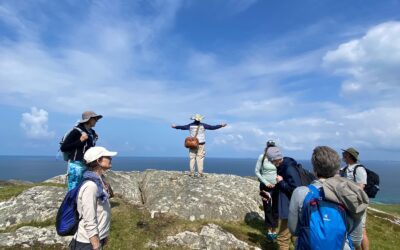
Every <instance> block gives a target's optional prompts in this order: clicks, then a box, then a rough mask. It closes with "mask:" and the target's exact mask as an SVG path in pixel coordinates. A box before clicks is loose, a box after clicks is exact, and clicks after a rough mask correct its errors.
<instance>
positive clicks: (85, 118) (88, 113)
mask: <svg viewBox="0 0 400 250" xmlns="http://www.w3.org/2000/svg"><path fill="white" fill-rule="evenodd" d="M102 117H103V116H102V115H98V114H96V113H95V112H93V111H85V112H83V113H82V119H81V120H80V121H79V123H85V122H87V121H89V120H90V118H96V119H97V120H99V119H101V118H102Z"/></svg>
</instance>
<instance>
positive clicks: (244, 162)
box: [0, 156, 400, 204]
mask: <svg viewBox="0 0 400 250" xmlns="http://www.w3.org/2000/svg"><path fill="white" fill-rule="evenodd" d="M299 162H300V163H301V164H303V166H304V167H305V168H308V169H309V168H310V167H311V163H310V162H309V161H301V160H300V161H299ZM255 163H256V158H254V159H250V158H247V159H235V158H206V160H205V172H207V173H224V174H234V175H239V176H254V167H255ZM362 164H364V165H365V166H367V167H368V168H370V169H371V170H373V171H375V172H377V173H378V174H379V175H380V182H381V185H380V187H381V190H380V192H379V193H378V196H377V198H376V199H374V201H375V202H382V203H392V204H400V196H399V195H398V192H399V190H400V161H365V162H362ZM188 168H189V167H188V159H187V158H184V157H115V158H114V159H113V169H114V170H123V171H133V170H135V171H143V170H146V169H159V170H175V171H187V170H188ZM66 169H67V167H66V163H65V162H64V161H63V160H62V159H57V158H56V157H51V156H0V180H9V179H19V180H27V181H33V182H40V181H43V180H46V179H49V178H51V177H53V176H56V175H60V174H64V173H66Z"/></svg>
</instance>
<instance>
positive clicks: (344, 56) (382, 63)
mask: <svg viewBox="0 0 400 250" xmlns="http://www.w3.org/2000/svg"><path fill="white" fill-rule="evenodd" d="M323 60H324V64H325V66H327V67H328V68H329V69H332V70H333V71H334V72H336V73H339V74H342V75H344V76H346V77H348V76H349V77H350V78H349V79H346V80H345V81H344V82H343V84H342V93H343V94H344V95H350V96H351V95H354V94H358V95H366V96H368V98H370V97H378V96H379V97H380V98H379V99H380V100H382V99H385V100H388V99H389V100H390V101H393V102H398V100H399V98H398V96H399V94H400V84H399V79H400V70H399V68H400V22H394V21H393V22H386V23H382V24H379V25H377V26H374V27H372V28H371V29H369V30H368V31H367V32H366V34H365V35H364V36H363V37H361V38H358V39H354V40H351V41H349V42H346V43H343V44H341V45H339V46H338V48H337V49H335V50H332V51H329V52H328V53H327V54H326V55H325V57H324V59H323ZM368 101H371V99H368Z"/></svg>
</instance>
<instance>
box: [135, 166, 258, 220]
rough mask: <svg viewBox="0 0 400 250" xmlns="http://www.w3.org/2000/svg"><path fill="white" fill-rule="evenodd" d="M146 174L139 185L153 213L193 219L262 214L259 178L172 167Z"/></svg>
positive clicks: (228, 217)
mask: <svg viewBox="0 0 400 250" xmlns="http://www.w3.org/2000/svg"><path fill="white" fill-rule="evenodd" d="M143 174H144V176H143V179H142V182H141V188H140V189H141V191H142V196H143V200H144V205H145V206H146V208H147V209H148V210H149V211H150V212H151V214H152V216H154V215H155V214H156V213H168V214H172V215H176V216H179V217H182V218H185V219H189V220H192V221H193V220H199V219H205V220H225V221H242V220H244V218H245V217H246V215H247V214H248V213H252V212H256V213H259V214H262V211H261V209H260V205H261V199H260V197H259V194H258V193H259V191H258V185H259V184H258V182H257V181H254V180H251V179H248V178H243V177H239V176H235V175H225V174H206V175H205V177H202V178H193V177H190V176H188V175H185V174H182V172H173V171H145V172H144V173H143Z"/></svg>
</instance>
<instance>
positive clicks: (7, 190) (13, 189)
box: [0, 183, 66, 201]
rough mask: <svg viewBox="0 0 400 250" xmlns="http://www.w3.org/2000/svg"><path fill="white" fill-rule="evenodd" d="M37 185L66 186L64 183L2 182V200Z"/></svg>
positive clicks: (0, 196)
mask: <svg viewBox="0 0 400 250" xmlns="http://www.w3.org/2000/svg"><path fill="white" fill-rule="evenodd" d="M35 186H53V187H66V185H63V184H55V183H34V184H23V183H21V184H12V183H1V184H0V201H5V200H8V199H10V198H12V197H14V196H17V195H19V194H21V193H22V192H24V191H25V190H27V189H29V188H31V187H35Z"/></svg>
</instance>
